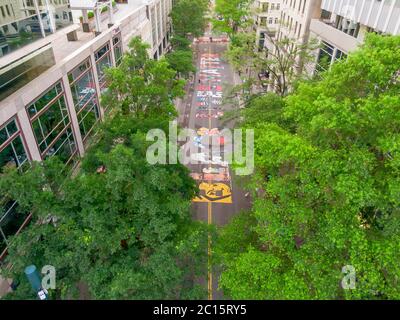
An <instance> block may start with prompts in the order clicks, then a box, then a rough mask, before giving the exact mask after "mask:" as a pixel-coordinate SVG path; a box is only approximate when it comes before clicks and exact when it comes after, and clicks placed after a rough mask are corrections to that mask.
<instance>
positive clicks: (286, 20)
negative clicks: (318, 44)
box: [281, 12, 302, 38]
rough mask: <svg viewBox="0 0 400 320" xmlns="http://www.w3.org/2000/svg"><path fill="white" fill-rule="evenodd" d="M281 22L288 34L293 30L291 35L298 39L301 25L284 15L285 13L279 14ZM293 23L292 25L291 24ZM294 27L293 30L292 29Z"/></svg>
mask: <svg viewBox="0 0 400 320" xmlns="http://www.w3.org/2000/svg"><path fill="white" fill-rule="evenodd" d="M281 21H282V22H283V24H284V25H285V26H287V28H288V29H289V32H291V31H292V30H293V34H294V36H295V37H297V38H300V35H301V27H302V25H301V23H299V22H297V21H294V20H293V17H290V16H289V15H286V13H284V12H281ZM293 21H294V24H293ZM293 27H294V28H293Z"/></svg>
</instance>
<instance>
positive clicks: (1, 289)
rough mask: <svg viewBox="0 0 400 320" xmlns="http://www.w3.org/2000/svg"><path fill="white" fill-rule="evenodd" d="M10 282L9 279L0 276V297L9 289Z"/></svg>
mask: <svg viewBox="0 0 400 320" xmlns="http://www.w3.org/2000/svg"><path fill="white" fill-rule="evenodd" d="M10 284H11V281H10V280H6V279H4V278H2V277H1V276H0V298H1V297H2V296H4V295H5V294H6V293H8V292H10V291H11V288H10Z"/></svg>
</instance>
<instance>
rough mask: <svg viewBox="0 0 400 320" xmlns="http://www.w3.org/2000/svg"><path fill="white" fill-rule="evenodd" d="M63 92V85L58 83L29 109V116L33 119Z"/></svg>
mask: <svg viewBox="0 0 400 320" xmlns="http://www.w3.org/2000/svg"><path fill="white" fill-rule="evenodd" d="M61 92H63V90H62V86H61V83H58V84H57V85H55V86H54V87H52V88H51V89H50V90H49V91H47V92H46V93H45V94H44V95H43V96H42V97H41V98H39V99H38V100H36V101H35V102H34V103H32V104H31V105H30V106H29V107H28V108H27V110H28V114H29V116H30V117H31V118H32V117H33V116H34V115H35V114H37V113H38V112H40V110H42V109H43V108H44V107H46V106H47V105H48V104H49V103H50V102H51V101H52V100H53V99H54V98H55V97H57V95H59V94H60V93H61Z"/></svg>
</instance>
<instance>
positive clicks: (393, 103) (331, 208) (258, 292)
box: [220, 35, 400, 299]
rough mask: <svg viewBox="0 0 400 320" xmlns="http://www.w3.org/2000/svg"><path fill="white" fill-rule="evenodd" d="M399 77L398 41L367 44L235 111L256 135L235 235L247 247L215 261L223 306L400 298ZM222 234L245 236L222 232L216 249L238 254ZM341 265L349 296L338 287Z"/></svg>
mask: <svg viewBox="0 0 400 320" xmlns="http://www.w3.org/2000/svg"><path fill="white" fill-rule="evenodd" d="M399 70H400V37H399V36H378V35H369V36H368V37H367V39H366V41H365V44H364V45H363V46H362V48H361V49H359V50H358V51H356V52H354V53H352V54H350V55H349V56H348V58H347V59H346V60H342V61H340V62H337V63H335V64H334V65H333V67H332V69H331V70H330V71H327V72H325V73H323V74H322V79H321V80H318V81H314V82H312V83H310V82H303V83H300V84H299V86H298V87H297V89H296V90H295V91H294V93H293V94H290V95H289V96H287V98H285V99H284V102H282V101H281V102H279V101H280V100H279V99H278V98H273V97H272V96H270V97H268V98H265V99H266V101H265V102H263V99H264V98H260V99H259V100H256V101H257V102H256V103H254V105H252V106H250V108H249V110H245V111H244V116H245V120H244V123H245V124H244V125H245V127H251V126H254V127H255V130H256V134H255V137H256V141H255V165H256V173H255V175H254V177H253V178H252V182H251V184H250V185H249V188H250V189H251V191H252V193H253V195H254V197H255V199H254V204H253V209H252V213H251V214H252V216H253V217H254V220H255V221H254V222H253V223H251V224H250V225H249V224H248V222H246V223H245V224H244V226H246V228H248V229H251V230H255V231H256V233H257V238H256V239H254V240H251V241H247V240H246V241H245V242H244V243H245V245H246V248H247V250H246V251H245V252H240V251H239V250H238V248H236V249H235V250H236V252H238V254H237V255H236V257H235V255H229V256H227V257H226V258H225V259H224V262H223V264H224V268H225V271H224V272H223V273H222V277H221V282H220V286H221V287H222V288H223V289H224V291H225V292H226V293H227V294H228V295H229V296H231V297H232V298H235V299H242V298H254V299H399V298H400V290H399V288H400V286H399V277H400V267H399V264H398V262H397V261H398V260H399V258H400V241H399V240H400V214H399V201H400V198H399V196H398V195H399V187H398V186H399V182H400V176H399V172H400V171H399V168H400V167H399V165H400V161H399V159H398V155H399V151H400V150H399V146H400V144H399V143H398V141H400V137H399V133H398V128H399V126H400V117H399V110H398V109H399V106H400V76H399ZM268 100H270V101H271V102H272V101H275V103H276V106H277V108H275V107H273V108H272V110H271V107H270V106H271V105H273V103H272V104H271V103H269V105H267V103H268V102H267V101H268ZM263 104H264V108H265V112H268V113H269V115H267V116H265V117H264V115H261V113H262V112H261V110H262V105H263ZM282 104H283V105H282ZM280 105H282V107H283V109H281V108H280V107H279V108H278V106H280ZM252 108H253V110H252ZM257 112H258V114H259V115H260V119H259V120H257V118H256V116H255V115H256V114H257ZM229 228H235V229H239V230H240V229H241V228H242V229H244V227H240V226H235V227H233V226H228V227H226V231H224V232H225V233H230V234H231V236H230V237H229V238H227V239H226V240H223V241H225V244H224V246H225V247H226V246H228V245H230V243H236V242H238V243H242V238H243V235H242V234H240V233H239V232H238V233H235V232H229ZM228 242H229V243H228ZM346 265H352V266H354V268H355V271H356V288H355V289H354V290H344V289H343V288H342V287H341V280H342V279H343V277H344V274H343V273H342V272H341V271H342V267H343V266H346Z"/></svg>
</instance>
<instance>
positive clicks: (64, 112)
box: [26, 83, 77, 164]
mask: <svg viewBox="0 0 400 320" xmlns="http://www.w3.org/2000/svg"><path fill="white" fill-rule="evenodd" d="M26 110H27V113H28V116H29V118H30V120H31V124H32V129H33V133H34V136H35V138H36V142H37V144H38V147H39V150H40V152H41V156H42V159H46V158H48V157H50V156H54V155H56V156H59V157H60V159H61V160H62V161H63V162H64V163H68V164H69V163H71V162H74V161H75V155H76V153H77V148H76V143H75V139H74V136H73V134H72V130H71V121H70V117H69V113H68V108H67V104H66V99H65V95H64V91H63V88H62V85H61V83H57V84H56V85H55V86H53V87H52V88H50V89H49V90H48V91H47V92H46V93H45V94H44V95H42V96H41V97H40V98H38V99H37V100H36V101H35V102H34V103H32V104H31V105H30V106H28V107H27V108H26Z"/></svg>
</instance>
